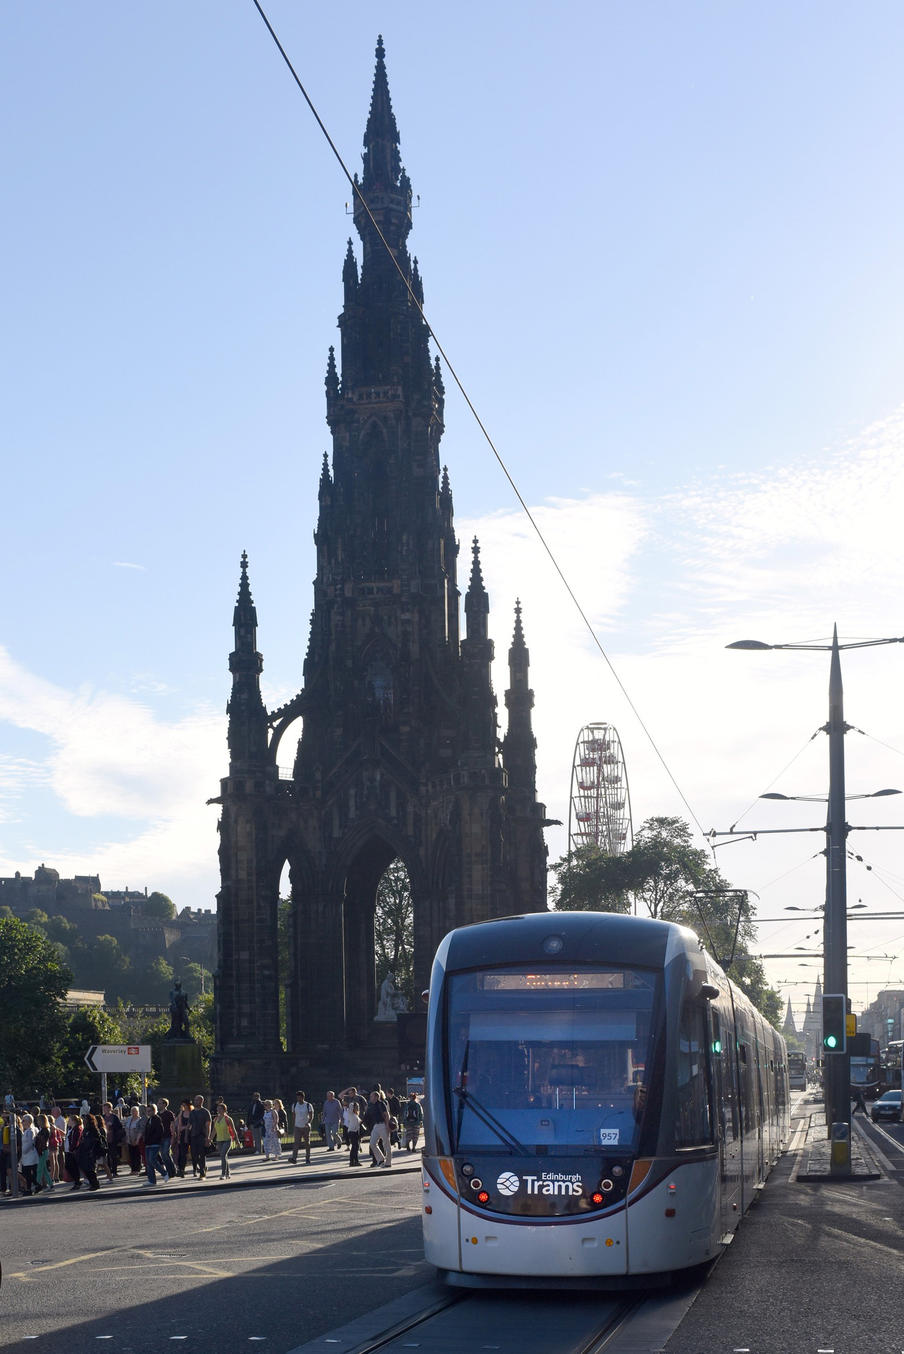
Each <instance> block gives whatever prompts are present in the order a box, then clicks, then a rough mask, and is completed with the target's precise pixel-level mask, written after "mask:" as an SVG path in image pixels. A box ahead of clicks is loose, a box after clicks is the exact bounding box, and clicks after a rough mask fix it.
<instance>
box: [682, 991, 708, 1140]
mask: <svg viewBox="0 0 904 1354" xmlns="http://www.w3.org/2000/svg"><path fill="white" fill-rule="evenodd" d="M676 1066H677V1080H678V1084H677V1099H676V1114H675V1146H676V1147H699V1146H701V1145H702V1144H705V1143H710V1142H712V1141H713V1122H712V1112H711V1105H710V1080H709V1074H708V1070H707V1065H706V1019H705V1015H704V1012H703V1009H702V1008H701V1007H700V1006H699V1004H691V1003H686V1004H685V1006H684V1009H683V1011H682V1013H681V1023H680V1026H679V1029H678V1058H677V1060H676Z"/></svg>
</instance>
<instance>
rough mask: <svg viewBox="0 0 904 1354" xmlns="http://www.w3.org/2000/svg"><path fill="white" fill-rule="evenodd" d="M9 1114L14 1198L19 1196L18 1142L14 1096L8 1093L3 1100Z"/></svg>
mask: <svg viewBox="0 0 904 1354" xmlns="http://www.w3.org/2000/svg"><path fill="white" fill-rule="evenodd" d="M4 1106H5V1108H6V1111H7V1113H8V1114H9V1168H10V1170H11V1172H12V1179H11V1181H10V1193H11V1195H12V1197H13V1198H14V1199H18V1197H19V1144H18V1143H17V1142H16V1097H15V1096H14V1095H13V1094H12V1092H10V1093H9V1095H7V1096H6V1099H5V1100H4Z"/></svg>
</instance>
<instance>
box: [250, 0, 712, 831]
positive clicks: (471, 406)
mask: <svg viewBox="0 0 904 1354" xmlns="http://www.w3.org/2000/svg"><path fill="white" fill-rule="evenodd" d="M251 2H252V4H253V5H254V7H255V9H256V10H257V12H258V14H259V15H260V17H261V19H262V20H263V22H264V24H265V25H266V28H267V31H268V32H269V34H270V36H271V38H272V39H273V41H274V43H275V44H276V47H277V49H278V51H279V53H280V55H281V57H282V59H283V61H284V62H285V63H286V66H287V67H288V69H289V72H290V74H291V76H292V79H293V80H294V81H295V83H296V85H297V86H298V89H299V91H300V92H301V95H302V97H303V98H304V101H305V103H306V104H307V105H308V108H309V109H310V111H311V113H312V115H313V117H314V120H315V121H316V123H317V126H318V127H319V128H320V130H321V132H322V133H323V135H324V138H325V139H326V142H327V144H328V146H329V147H330V150H331V151H332V152H333V155H334V156H335V158H336V161H337V162H338V164H339V167H340V169H341V170H342V173H343V174H344V175H345V178H346V179H347V180H348V183H349V185H350V187H351V189H352V192H353V194H354V196H355V198H356V200H357V201H358V202H360V204H361V207H362V210H363V211H364V212H365V213H366V215H367V217H368V220H369V221H370V223H371V225H372V226H373V228H374V230H375V231H376V234H377V236H378V237H379V239H380V241H381V243H382V244H383V247H384V248H385V250H386V252H387V254H388V255H389V257H390V258H391V259H392V262H393V264H394V266H395V268H396V271H397V272H398V274H399V277H400V278H401V279H402V282H403V283H404V285H405V288H406V290H407V292H408V296H409V299H410V301H411V303H412V305H414V306H415V307H416V308H417V310H418V312H419V314H420V316H421V319H422V320H423V322H424V324H425V325H426V327H427V332H428V333H429V335H430V337H431V338H432V340H433V342H434V343H435V345H436V348H437V351H438V352H439V354H440V356H441V357H442V359H443V362H444V363H445V365H446V368H447V370H448V372H449V374H450V375H451V376H452V379H453V381H454V382H455V384H456V386H457V387H458V390H459V393H460V394H461V396H462V398H463V400H464V401H465V404H466V405H467V406H468V409H469V410H470V412H471V414H472V416H473V418H474V420H475V422H476V424H477V426H478V428H479V429H480V431H481V433H482V435H483V437H484V440H485V441H486V443H487V445H488V447H489V448H490V450H491V451H492V453H493V455H494V457H495V458H496V461H497V464H498V465H499V467H500V469H501V470H502V473H503V474H504V476H505V478H506V480H507V481H508V483H509V486H510V487H511V490H512V492H513V493H514V495H515V498H516V499H517V500H518V503H519V505H520V506H521V509H522V511H523V512H524V514H525V516H526V517H527V520H528V522H529V523H530V525H531V527H532V528H533V530H534V533H535V535H536V537H537V539H538V541H539V542H540V544H541V546H542V547H543V549H544V551H545V552H546V555H547V558H548V559H549V561H550V563H551V564H552V566H553V568H554V569H555V571H556V573H557V574H558V576H559V580H560V582H561V583H562V585H563V587H564V588H565V591H566V592H567V593H568V596H569V597H570V598H571V601H572V603H573V604H574V606H575V609H576V610H577V613H578V615H579V616H580V618H581V620H582V622H583V624H584V626H585V628H586V629H587V631H588V633H589V635H590V638H591V640H592V641H593V644H594V645H595V647H596V649H597V650H598V652H599V654H600V656H601V657H602V659H603V661H604V662H605V664H606V666H607V667H608V669H609V672H610V673H611V675H612V678H613V680H614V681H615V683H616V685H617V686H618V689H619V690H620V691H621V693H622V695H623V697H624V699H625V701H626V702H627V704H628V708H629V709H630V710H631V713H632V714H633V715H634V718H635V719H636V720H637V722H638V724H639V725H640V728H641V729H642V731H643V733H644V735H645V737H646V739H647V741H648V743H649V744H650V746H651V748H652V749H653V751H654V753H655V754H656V757H657V759H658V760H659V763H660V765H661V766H662V768H663V770H664V771H665V773H666V775H667V776H668V778H669V780H670V781H671V783H672V786H673V787H674V789H675V791H676V793H677V794H678V797H679V798H680V800H681V802H682V804H683V805H684V807H685V808H686V809H687V811H688V813H689V814H690V816H691V818H692V819H693V821H694V823H695V824H696V827H697V830H698V832H699V833H700V835H701V837H704V838H705V836H706V833H705V832H704V829H703V826H702V824H701V822H700V820H699V818H698V817H697V815H696V813H695V812H694V810H693V808H692V806H691V804H690V802H689V800H688V798H687V796H686V795H685V793H684V791H683V790H682V788H681V786H680V785H679V783H678V781H677V779H676V777H675V775H674V774H673V772H672V769H671V767H670V766H669V764H668V762H667V761H666V759H665V755H664V754H663V753H662V751H661V750H660V748H659V746H658V744H657V742H656V740H655V738H654V737H653V735H652V733H651V732H650V730H649V728H648V727H647V724H646V722H645V721H644V719H643V717H642V715H641V714H640V711H639V710H638V708H637V706H636V705H635V704H634V701H633V700H632V699H631V697H630V695H629V694H628V691H627V688H626V687H625V684H624V682H623V681H622V679H621V677H620V676H619V675H618V672H617V671H616V669H615V666H614V665H613V663H612V660H611V659H610V657H609V655H608V654H607V653H606V650H605V649H604V648H603V645H602V643H601V641H600V639H599V637H598V636H597V633H596V631H595V629H594V628H593V625H592V623H591V621H590V619H589V618H588V616H587V614H586V612H585V611H584V608H583V606H582V605H581V603H580V602H579V600H578V598H577V596H576V594H575V592H574V589H573V588H572V586H571V584H570V583H569V581H568V579H567V578H566V576H565V574H564V572H563V570H562V568H561V566H560V565H559V562H558V560H557V559H556V556H555V554H554V553H553V550H552V547H551V546H550V545H549V543H548V541H547V540H546V537H545V536H544V535H543V532H542V530H541V529H540V526H539V525H538V523H537V521H536V518H535V517H534V515H533V513H532V512H531V510H530V508H529V507H528V505H527V503H526V502H525V500H524V497H523V495H522V494H521V491H520V490H519V488H518V486H517V484H516V483H515V480H514V479H513V477H512V475H511V473H510V471H509V469H508V466H507V465H506V463H505V461H504V460H503V458H502V455H501V454H500V452H499V450H498V449H497V447H496V444H495V442H494V441H493V438H492V437H491V436H490V433H489V431H488V429H487V427H486V425H485V424H484V422H483V420H482V419H481V417H480V415H479V413H478V412H477V409H476V408H475V406H474V404H473V402H472V400H471V397H470V396H469V395H468V392H467V390H466V389H465V386H464V383H463V382H462V380H461V378H460V377H459V375H458V372H457V371H456V369H455V367H454V365H453V364H452V362H451V361H450V359H449V356H448V354H447V353H446V351H445V349H444V347H443V345H442V343H441V342H440V340H439V338H438V337H437V335H436V332H435V330H434V329H433V326H432V325H431V323H430V321H429V320H428V319H427V316H426V314H425V312H424V308H423V306H422V305H421V303H420V301H419V300H418V298H417V297H416V296H415V294H414V292H413V290H412V288H411V284H410V282H409V281H408V278H407V277H406V276H405V274H404V272H403V271H402V268H401V266H400V264H399V262H398V259H397V258H396V257H395V255H394V254H393V252H392V250H391V249H390V247H389V244H388V243H387V241H386V238H385V236H384V235H383V232H382V231H381V229H380V227H379V225H378V224H377V222H376V220H375V219H374V216H373V214H372V212H371V210H370V207H369V206H368V203H367V200H366V198H365V197H364V194H363V193H362V191H361V188H360V186H359V184H358V182H357V180H356V179H355V177H354V176H353V175H352V174H351V173H349V170H348V167H347V166H346V164H345V161H344V160H343V158H342V155H341V153H340V151H339V149H338V147H337V146H336V144H335V142H334V141H333V138H332V137H331V136H330V134H329V131H328V130H327V128H326V125H325V124H324V122H323V119H322V118H321V116H320V114H319V113H318V112H317V109H316V107H315V106H314V103H313V101H312V99H311V97H310V95H309V94H308V92H307V90H306V89H305V87H304V84H303V83H302V81H301V78H300V77H299V75H298V72H297V71H296V70H295V67H294V66H293V64H292V62H291V60H290V58H289V55H288V53H287V52H286V50H285V48H284V47H283V45H282V43H281V42H280V40H279V38H278V36H277V34H276V32H275V30H274V28H273V25H272V24H271V23H270V20H269V19H268V18H267V15H266V13H265V12H264V10H263V7H262V6H261V4H260V0H251Z"/></svg>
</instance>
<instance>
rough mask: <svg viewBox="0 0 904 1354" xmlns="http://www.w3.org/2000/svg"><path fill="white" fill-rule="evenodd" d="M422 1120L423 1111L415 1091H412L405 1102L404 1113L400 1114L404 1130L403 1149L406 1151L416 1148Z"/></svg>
mask: <svg viewBox="0 0 904 1354" xmlns="http://www.w3.org/2000/svg"><path fill="white" fill-rule="evenodd" d="M423 1122H424V1111H423V1110H422V1109H421V1106H420V1102H419V1100H418V1098H417V1093H416V1092H415V1091H412V1092H411V1094H410V1095H409V1097H408V1099H407V1100H406V1102H405V1113H404V1114H403V1116H402V1125H403V1127H404V1130H405V1150H406V1151H407V1152H413V1151H415V1149H416V1148H417V1140H418V1138H419V1137H420V1132H421V1124H422V1123H423Z"/></svg>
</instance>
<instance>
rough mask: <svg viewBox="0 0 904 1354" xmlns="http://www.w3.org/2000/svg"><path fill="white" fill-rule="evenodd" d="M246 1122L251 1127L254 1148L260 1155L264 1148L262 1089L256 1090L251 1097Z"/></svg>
mask: <svg viewBox="0 0 904 1354" xmlns="http://www.w3.org/2000/svg"><path fill="white" fill-rule="evenodd" d="M245 1122H246V1124H247V1125H248V1127H249V1128H250V1129H251V1136H252V1138H253V1140H254V1150H255V1152H257V1153H258V1154H259V1155H260V1154H261V1153H262V1152H263V1150H264V1102H263V1100H261V1093H260V1091H255V1092H254V1094H253V1095H252V1097H251V1104H250V1105H249V1106H248V1114H247V1115H246V1118H245Z"/></svg>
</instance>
